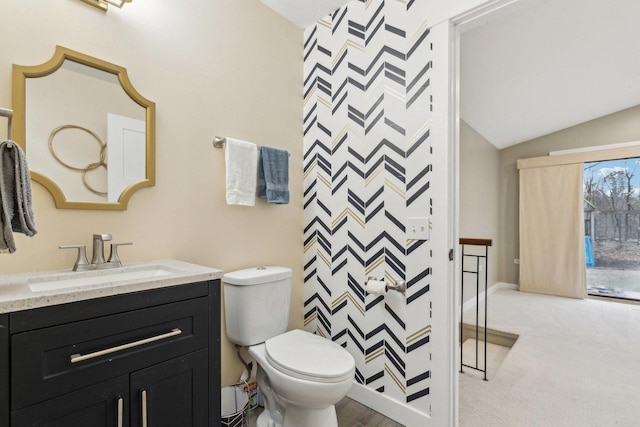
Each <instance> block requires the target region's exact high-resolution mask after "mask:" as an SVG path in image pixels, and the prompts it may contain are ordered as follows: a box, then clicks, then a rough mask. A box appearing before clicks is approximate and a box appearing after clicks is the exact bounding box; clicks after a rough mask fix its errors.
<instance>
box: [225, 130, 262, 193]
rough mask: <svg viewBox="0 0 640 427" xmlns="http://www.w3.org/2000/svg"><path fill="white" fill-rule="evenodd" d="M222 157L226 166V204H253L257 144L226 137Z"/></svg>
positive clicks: (256, 167) (256, 168) (256, 169)
mask: <svg viewBox="0 0 640 427" xmlns="http://www.w3.org/2000/svg"><path fill="white" fill-rule="evenodd" d="M224 158H225V163H226V167H227V204H228V205H241V206H253V205H255V203H256V178H257V173H258V172H257V171H258V146H257V145H256V144H253V143H251V142H246V141H240V140H237V139H231V138H227V142H226V147H225V156H224Z"/></svg>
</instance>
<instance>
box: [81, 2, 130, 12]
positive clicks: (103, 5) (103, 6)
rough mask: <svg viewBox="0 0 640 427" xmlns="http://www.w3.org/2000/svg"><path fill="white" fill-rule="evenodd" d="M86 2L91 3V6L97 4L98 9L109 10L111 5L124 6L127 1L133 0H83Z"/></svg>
mask: <svg viewBox="0 0 640 427" xmlns="http://www.w3.org/2000/svg"><path fill="white" fill-rule="evenodd" d="M82 1H83V2H85V3H88V4H90V5H91V6H95V7H97V8H98V9H101V10H104V11H105V12H106V11H107V8H108V7H109V5H112V6H116V7H118V8H122V6H124V4H125V3H131V0H82Z"/></svg>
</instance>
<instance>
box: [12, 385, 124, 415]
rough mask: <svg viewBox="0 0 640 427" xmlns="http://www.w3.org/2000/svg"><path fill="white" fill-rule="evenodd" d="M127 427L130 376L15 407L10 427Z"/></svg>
mask: <svg viewBox="0 0 640 427" xmlns="http://www.w3.org/2000/svg"><path fill="white" fill-rule="evenodd" d="M27 426H28V427H71V426H77V427H84V426H87V427H89V426H91V427H128V426H129V376H128V375H123V376H121V377H118V378H114V379H112V380H109V381H105V382H103V383H99V384H96V385H94V386H91V387H87V388H84V389H82V390H78V391H75V392H73V393H69V394H65V395H62V396H60V397H56V398H54V399H50V400H46V401H44V402H42V403H38V404H36V405H33V406H29V407H27V408H24V409H21V410H19V411H14V412H13V413H12V414H11V427H27Z"/></svg>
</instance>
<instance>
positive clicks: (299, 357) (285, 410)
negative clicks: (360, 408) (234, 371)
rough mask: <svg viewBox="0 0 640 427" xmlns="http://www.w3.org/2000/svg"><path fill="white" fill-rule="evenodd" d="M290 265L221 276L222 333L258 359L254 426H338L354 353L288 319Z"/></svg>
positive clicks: (353, 369)
mask: <svg viewBox="0 0 640 427" xmlns="http://www.w3.org/2000/svg"><path fill="white" fill-rule="evenodd" d="M291 277H292V271H291V269H290V268H287V267H255V268H248V269H244V270H239V271H234V272H231V273H227V274H225V275H224V277H223V279H222V280H223V282H224V301H225V319H226V330H227V337H228V338H229V339H230V340H231V341H232V342H234V343H235V344H237V345H240V346H245V347H247V348H248V349H249V354H250V355H251V356H252V357H253V358H254V359H255V360H256V362H257V363H258V387H259V388H260V393H261V394H262V397H263V402H264V406H265V410H264V411H263V412H262V414H260V417H259V418H258V427H337V426H338V421H337V418H336V410H335V406H334V405H335V404H336V403H337V402H338V401H339V400H340V399H342V398H343V397H344V396H345V395H346V394H347V392H348V391H349V389H350V388H351V385H352V384H353V378H354V374H355V360H354V359H353V356H351V354H350V353H349V352H348V351H347V350H346V349H344V348H343V347H341V346H339V345H338V344H336V343H335V342H333V341H331V340H330V339H326V338H323V337H321V336H318V335H314V334H312V333H310V332H305V331H302V330H299V329H295V330H292V331H289V332H285V331H286V329H287V325H288V320H289V309H290V294H291Z"/></svg>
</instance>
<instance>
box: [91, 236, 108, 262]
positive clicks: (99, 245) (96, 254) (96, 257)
mask: <svg viewBox="0 0 640 427" xmlns="http://www.w3.org/2000/svg"><path fill="white" fill-rule="evenodd" d="M111 239H112V237H111V234H94V235H93V258H91V264H96V265H100V264H104V242H108V241H109V240H111Z"/></svg>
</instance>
